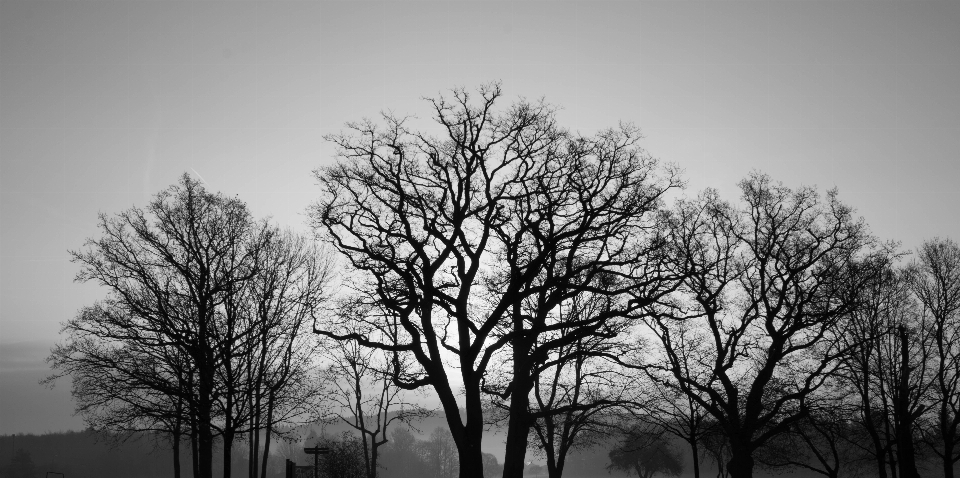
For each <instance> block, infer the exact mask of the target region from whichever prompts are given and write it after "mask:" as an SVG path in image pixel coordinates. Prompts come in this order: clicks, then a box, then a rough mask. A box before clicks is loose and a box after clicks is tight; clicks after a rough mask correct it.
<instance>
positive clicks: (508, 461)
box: [503, 382, 530, 478]
mask: <svg viewBox="0 0 960 478" xmlns="http://www.w3.org/2000/svg"><path fill="white" fill-rule="evenodd" d="M514 383H516V382H514ZM528 393H529V391H528V390H524V391H522V392H521V391H514V393H513V395H512V397H511V399H510V417H509V419H508V421H507V440H506V448H505V450H504V455H503V478H521V477H522V476H523V464H524V459H525V458H526V453H527V439H528V437H529V434H530V423H529V421H528V419H527V415H528V409H527V407H528V406H529V404H530V403H529V401H530V398H529V395H528Z"/></svg>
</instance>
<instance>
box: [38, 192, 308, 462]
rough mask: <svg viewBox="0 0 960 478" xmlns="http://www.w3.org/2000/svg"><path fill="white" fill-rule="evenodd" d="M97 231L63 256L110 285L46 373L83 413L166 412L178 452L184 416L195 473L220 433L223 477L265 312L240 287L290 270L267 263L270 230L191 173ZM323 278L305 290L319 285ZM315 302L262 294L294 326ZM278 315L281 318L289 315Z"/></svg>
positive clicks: (71, 330) (69, 327) (67, 328)
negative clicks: (286, 308) (287, 308)
mask: <svg viewBox="0 0 960 478" xmlns="http://www.w3.org/2000/svg"><path fill="white" fill-rule="evenodd" d="M100 230H101V232H102V237H101V238H100V239H96V240H93V239H91V240H89V241H88V242H87V249H86V250H84V251H77V252H72V253H71V254H72V256H73V260H74V262H76V263H78V264H80V266H81V271H80V273H79V274H78V275H77V280H79V281H84V282H86V281H92V282H96V283H98V284H100V285H102V286H104V287H106V288H107V289H108V291H109V293H108V296H107V298H106V299H104V300H103V301H101V302H98V303H97V304H95V305H93V306H90V307H86V308H84V309H82V310H81V311H80V313H79V314H78V315H77V316H76V317H75V318H74V319H73V320H71V321H69V322H67V323H66V324H65V325H64V332H66V333H67V334H68V339H67V343H66V344H65V345H60V346H57V347H56V348H54V350H53V352H52V355H51V357H50V362H51V364H52V366H53V368H54V370H55V372H54V375H53V376H52V377H51V380H52V379H54V378H56V377H59V376H65V375H71V376H74V377H75V378H76V379H77V380H76V381H75V387H74V395H75V397H77V399H78V405H79V406H80V411H81V412H82V413H87V414H88V416H89V417H90V418H92V419H95V420H96V419H97V418H93V417H94V416H97V415H99V414H100V413H101V412H112V411H115V410H118V409H125V410H126V411H125V413H126V416H127V417H130V416H136V415H140V416H141V417H143V418H144V419H145V420H147V421H148V422H153V423H160V422H162V421H160V422H158V419H159V418H160V417H159V416H155V415H151V414H150V410H155V411H156V412H157V413H160V412H161V411H162V412H163V413H164V414H166V413H169V412H171V411H172V412H173V414H172V415H170V417H171V418H169V419H168V418H164V420H166V421H165V422H163V423H166V425H165V428H166V430H165V431H167V432H169V433H171V434H172V435H173V437H172V441H173V442H174V447H175V448H174V450H175V452H178V445H179V437H178V436H177V435H179V434H181V433H183V428H182V427H183V425H184V424H185V423H186V424H187V426H186V427H185V428H186V429H188V430H189V435H190V439H191V447H192V449H193V452H194V453H193V456H194V476H197V477H202V478H209V477H211V476H212V473H213V450H214V445H215V442H214V439H215V438H216V437H218V436H222V438H223V439H224V468H225V469H224V475H225V476H229V474H230V464H231V460H230V450H231V449H232V444H233V443H232V442H233V440H234V438H235V437H236V435H237V433H239V432H242V431H243V430H244V428H243V427H244V426H246V424H247V423H248V420H246V419H244V418H243V417H244V414H245V413H246V414H249V413H250V412H251V410H250V408H246V407H245V404H247V403H248V402H249V400H243V399H242V397H243V396H244V395H243V393H244V390H243V385H244V383H246V382H248V380H246V379H245V378H244V377H245V375H244V370H243V367H246V366H248V365H250V362H249V360H247V358H249V355H248V353H249V352H250V349H249V347H247V346H248V345H250V344H251V343H254V342H256V340H255V339H253V336H254V335H255V334H256V331H258V330H261V331H262V329H263V326H264V323H263V322H262V321H263V320H264V319H266V317H265V316H264V315H262V314H258V315H255V316H254V315H250V314H248V312H250V310H251V309H250V307H247V305H249V304H248V302H247V300H248V299H249V298H250V294H249V289H248V288H247V287H248V285H249V284H251V283H252V282H254V281H255V279H257V278H258V277H259V279H257V280H260V279H263V277H265V276H261V274H267V275H269V273H270V271H276V270H277V269H274V268H272V267H276V268H282V267H286V266H289V264H285V265H282V266H281V265H277V264H272V266H269V267H268V265H267V261H268V260H272V259H273V258H275V257H274V256H272V255H271V254H272V252H271V251H273V247H274V245H275V244H277V242H275V241H278V240H279V239H278V231H277V230H276V229H275V228H273V227H271V226H270V225H269V224H267V223H266V222H263V221H254V220H253V218H252V217H251V215H250V213H249V211H248V210H247V208H246V205H245V204H244V203H243V202H242V201H240V200H238V199H235V198H228V197H225V196H223V195H222V194H213V193H210V192H207V191H206V190H205V189H204V188H203V187H202V186H201V185H200V184H199V183H198V182H196V181H194V180H192V179H191V178H190V177H189V176H188V175H184V176H183V177H182V178H181V180H180V182H179V183H178V184H176V185H174V186H172V187H170V188H169V189H167V190H166V191H163V192H161V193H160V194H158V195H157V196H156V197H155V198H154V199H153V200H152V201H151V202H150V203H149V205H148V206H147V207H146V208H145V209H140V208H133V209H130V210H128V211H125V212H123V213H120V214H118V215H116V216H115V217H108V216H106V215H101V217H100ZM301 272H302V270H301ZM264 280H265V279H264ZM322 282H323V281H322V280H319V279H318V280H317V281H315V282H313V283H312V286H311V287H313V288H314V290H315V291H316V290H318V288H319V286H320V284H321V283H322ZM287 285H288V286H289V287H291V288H298V287H300V286H301V285H302V283H301V282H299V281H294V282H290V283H288V284H287ZM275 292H276V291H275ZM281 295H283V294H281ZM313 298H315V297H312V296H311V297H308V296H302V295H301V296H297V297H296V298H294V297H291V296H289V295H283V296H282V297H278V296H277V295H273V296H272V299H271V300H274V301H277V302H279V301H294V302H298V306H299V307H302V308H304V309H305V310H307V312H308V313H307V314H306V315H303V314H301V316H300V318H299V320H300V321H301V322H302V320H303V317H307V316H312V315H313V314H312V312H311V311H310V310H311V309H312V308H313V307H315V306H316V304H313V303H310V302H311V301H312V300H313ZM307 299H310V300H307ZM273 312H276V310H273V309H271V313H273ZM268 315H269V314H268ZM282 315H283V317H284V318H283V323H284V324H289V320H290V318H291V317H289V316H288V315H287V314H286V313H284V314H282ZM294 315H296V314H294ZM295 333H296V328H293V329H291V328H287V329H285V330H284V331H283V334H287V336H289V334H295ZM281 348H282V347H281ZM274 351H277V352H279V350H277V349H274ZM281 355H283V354H281ZM94 373H101V375H100V376H99V377H98V376H96V375H94ZM271 373H272V372H271ZM98 378H99V379H100V380H101V385H102V387H103V389H106V390H111V391H114V392H116V393H115V394H114V395H113V396H112V397H111V396H106V395H104V394H103V393H100V392H97V391H96V389H97V387H96V386H95V382H93V381H94V380H97V379H98ZM270 383H272V384H273V385H276V384H277V383H278V382H276V381H273V382H270ZM78 385H79V386H78ZM125 407H126V408H125ZM131 407H132V408H131ZM100 416H102V415H100ZM171 424H172V426H171Z"/></svg>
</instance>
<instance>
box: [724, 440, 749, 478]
mask: <svg viewBox="0 0 960 478" xmlns="http://www.w3.org/2000/svg"><path fill="white" fill-rule="evenodd" d="M753 465H754V462H753V453H752V451H751V450H750V448H748V447H747V446H745V445H744V444H742V443H737V441H736V440H730V461H728V462H727V472H728V473H730V477H731V478H753Z"/></svg>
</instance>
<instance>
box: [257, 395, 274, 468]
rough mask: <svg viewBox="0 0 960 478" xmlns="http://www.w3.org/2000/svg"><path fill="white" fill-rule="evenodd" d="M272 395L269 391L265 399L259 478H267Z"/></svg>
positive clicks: (271, 427) (271, 429)
mask: <svg viewBox="0 0 960 478" xmlns="http://www.w3.org/2000/svg"><path fill="white" fill-rule="evenodd" d="M274 401H275V399H274V393H273V390H270V396H269V397H267V430H266V432H264V437H263V460H262V461H261V462H260V466H261V468H260V478H267V459H268V458H269V457H270V438H271V437H270V432H272V431H273V402H274Z"/></svg>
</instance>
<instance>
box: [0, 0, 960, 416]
mask: <svg viewBox="0 0 960 478" xmlns="http://www.w3.org/2000/svg"><path fill="white" fill-rule="evenodd" d="M494 80H499V81H501V82H502V84H503V90H504V92H505V93H506V95H507V96H508V97H511V98H516V97H518V96H521V95H522V96H526V97H528V98H537V97H541V96H543V97H545V98H546V99H547V100H548V101H549V102H552V103H554V104H556V105H558V106H561V107H562V108H563V109H562V111H561V112H560V114H559V116H560V120H561V122H562V123H563V125H565V126H567V127H569V128H571V129H574V130H579V131H582V132H592V131H595V130H596V129H598V128H603V127H608V126H614V125H616V124H617V122H618V121H620V120H624V121H631V122H634V123H636V124H637V125H638V126H640V127H641V128H642V129H643V131H644V133H645V136H646V142H645V147H646V149H647V150H648V151H649V152H650V153H651V154H653V155H654V156H656V157H659V158H661V159H662V160H664V161H671V162H675V163H677V164H679V165H680V166H681V167H683V168H684V169H685V170H686V178H687V179H688V180H689V191H688V193H689V194H691V195H692V194H695V193H696V192H697V191H698V190H700V189H702V188H704V187H707V186H710V187H716V188H719V189H720V190H721V191H722V192H723V193H725V194H726V195H727V197H729V198H730V199H734V198H735V196H734V194H735V192H736V190H735V187H736V182H737V181H738V180H739V179H740V178H743V177H744V176H745V175H746V174H747V173H748V172H749V171H750V170H752V169H757V170H760V171H763V172H767V173H769V174H771V175H772V176H773V177H774V178H776V179H779V180H782V181H783V182H785V183H786V184H787V185H790V186H799V185H816V186H818V187H820V188H821V189H826V188H831V187H837V188H839V189H840V196H841V198H842V199H843V200H844V201H845V202H847V203H848V204H850V205H852V206H854V207H855V208H857V210H858V211H859V213H860V214H861V215H863V216H864V217H865V219H866V220H867V221H868V222H869V224H870V225H871V227H872V230H873V232H874V233H875V234H876V235H877V236H879V237H881V238H883V239H896V240H900V241H902V242H903V245H904V247H905V248H913V247H916V246H917V245H918V244H919V243H920V242H921V241H922V240H923V239H926V238H930V237H933V236H949V237H952V238H954V239H958V240H960V209H958V205H960V187H958V185H957V181H958V179H960V1H956V0H949V1H939V2H937V1H880V0H869V1H857V0H833V1H792V0H767V1H752V2H748V1H706V2H704V1H647V0H640V1H621V2H605V1H577V2H553V1H528V2H503V3H498V2H488V1H482V2H467V1H442V2H412V1H393V2H365V1H353V2H326V1H322V2H321V1H295V2H294V1H247V2H244V1H186V2H175V1H138V0H130V1H113V2H100V1H85V0H75V1H42V0H27V1H7V0H0V433H11V432H42V431H46V430H58V429H66V428H77V427H79V426H80V425H81V424H80V421H79V420H78V419H76V418H72V417H71V416H70V414H71V411H72V405H71V402H70V399H69V396H68V392H69V386H68V384H66V383H64V384H61V385H60V386H58V387H57V388H56V389H54V390H53V391H50V390H46V389H43V388H42V387H40V386H39V385H35V383H36V380H37V379H38V378H40V377H42V376H43V375H44V374H45V373H46V372H45V369H44V367H45V365H44V364H43V363H42V358H43V357H44V356H45V355H46V354H47V353H48V351H49V348H50V346H51V345H52V344H53V343H54V342H56V341H57V340H58V336H57V334H58V331H59V328H60V325H59V324H60V323H61V322H62V321H65V320H67V319H68V318H70V317H71V316H72V315H73V314H74V313H75V312H76V311H77V309H78V308H80V307H81V306H83V305H85V304H90V303H92V302H93V301H94V300H96V299H97V298H99V297H101V296H102V295H103V291H102V290H100V289H98V288H96V287H94V286H91V285H80V284H76V283H73V282H72V279H73V276H74V274H75V273H76V271H77V268H76V267H75V266H74V265H73V264H71V263H70V262H69V261H68V255H67V250H68V249H76V248H80V247H81V246H82V244H83V241H84V239H85V238H87V237H90V236H92V235H94V234H96V232H97V231H96V228H95V225H96V217H97V213H98V212H100V211H102V212H105V213H115V212H119V211H121V210H124V209H126V208H129V207H131V206H133V205H143V204H144V203H145V202H146V201H147V199H148V198H149V197H150V196H151V195H153V194H155V193H156V192H157V191H159V190H161V189H163V188H165V187H167V186H169V185H170V184H172V183H174V182H175V181H176V179H177V176H178V175H180V174H182V173H183V172H190V173H191V174H197V175H198V176H199V177H201V178H202V179H203V180H205V181H206V182H207V184H208V187H209V188H211V189H214V190H220V191H222V192H224V193H228V194H231V195H233V194H236V195H239V197H240V198H242V199H244V200H246V201H247V202H248V203H249V205H250V207H251V208H252V210H253V211H254V213H255V214H256V215H258V216H264V215H272V216H273V217H274V218H275V220H276V221H277V222H279V223H281V224H282V225H286V226H290V227H294V228H298V229H301V230H306V227H305V225H304V220H305V218H304V210H305V208H306V207H307V205H308V204H309V203H310V202H311V201H312V200H313V199H314V198H315V196H316V195H317V192H318V189H317V188H316V186H315V184H314V181H313V179H312V175H311V171H312V170H313V169H314V168H316V167H318V166H320V165H323V164H329V161H330V160H331V157H330V150H331V148H330V147H329V145H325V144H324V142H323V140H322V136H323V135H324V134H326V133H330V132H335V131H337V130H339V129H340V128H341V126H342V125H343V123H344V122H346V121H348V120H355V119H360V118H361V117H364V116H367V117H374V116H376V115H377V114H378V112H379V111H381V110H385V109H392V110H394V111H395V112H397V113H416V114H419V115H420V116H428V115H429V111H428V109H427V108H426V105H425V103H424V102H423V101H422V100H420V98H421V97H423V96H432V95H436V94H437V93H438V92H441V91H443V90H446V89H448V88H450V87H453V86H458V85H459V86H465V87H468V88H473V87H476V86H477V85H479V84H481V83H484V82H489V81H494Z"/></svg>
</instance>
